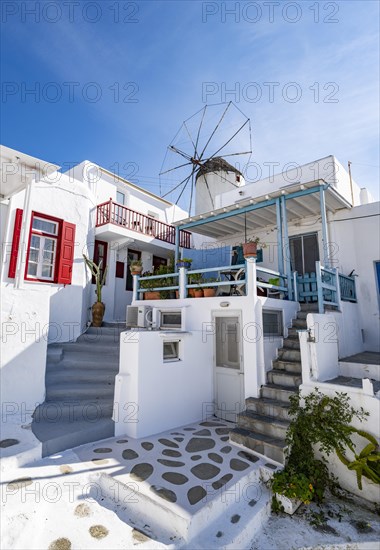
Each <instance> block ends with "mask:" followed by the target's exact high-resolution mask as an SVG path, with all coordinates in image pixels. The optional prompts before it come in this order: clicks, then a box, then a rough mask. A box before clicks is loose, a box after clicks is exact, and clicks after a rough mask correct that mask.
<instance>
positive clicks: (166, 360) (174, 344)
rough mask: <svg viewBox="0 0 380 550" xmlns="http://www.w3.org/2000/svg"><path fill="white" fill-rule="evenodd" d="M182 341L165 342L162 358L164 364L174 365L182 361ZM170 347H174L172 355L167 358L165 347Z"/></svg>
mask: <svg viewBox="0 0 380 550" xmlns="http://www.w3.org/2000/svg"><path fill="white" fill-rule="evenodd" d="M180 343H181V341H180V340H164V341H163V343H162V357H163V361H164V363H173V362H175V361H180V360H181V358H180ZM168 345H170V346H171V347H172V353H171V354H170V355H166V356H165V346H168Z"/></svg>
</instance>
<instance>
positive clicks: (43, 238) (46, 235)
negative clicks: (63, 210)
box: [26, 214, 59, 281]
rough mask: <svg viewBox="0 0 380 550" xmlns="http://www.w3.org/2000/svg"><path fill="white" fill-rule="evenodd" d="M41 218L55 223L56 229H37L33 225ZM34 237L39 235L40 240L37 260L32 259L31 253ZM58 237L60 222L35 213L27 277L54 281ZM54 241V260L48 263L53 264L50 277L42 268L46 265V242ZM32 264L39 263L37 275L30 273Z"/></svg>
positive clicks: (43, 220)
mask: <svg viewBox="0 0 380 550" xmlns="http://www.w3.org/2000/svg"><path fill="white" fill-rule="evenodd" d="M35 220H40V221H42V222H48V223H51V224H53V225H54V231H53V232H50V231H42V230H41V229H37V228H35V227H33V224H34V221H35ZM33 237H38V238H39V241H40V246H39V248H38V250H39V254H38V260H37V262H35V261H32V260H31V259H30V253H31V250H32V239H33ZM58 238H59V223H58V222H57V221H55V220H53V219H50V218H43V217H41V216H38V215H35V214H33V218H32V225H31V234H30V242H29V248H28V265H27V269H26V278H27V279H36V280H42V281H54V279H55V268H56V261H57V250H58ZM49 240H50V241H54V243H55V244H54V250H53V251H52V253H53V261H52V263H49V264H48V265H49V266H51V268H52V269H51V272H52V275H51V276H50V277H47V276H46V275H43V274H42V269H43V267H44V256H43V251H44V249H45V243H46V242H47V241H49ZM30 264H34V265H36V264H37V272H36V274H35V275H33V274H30V273H29V265H30Z"/></svg>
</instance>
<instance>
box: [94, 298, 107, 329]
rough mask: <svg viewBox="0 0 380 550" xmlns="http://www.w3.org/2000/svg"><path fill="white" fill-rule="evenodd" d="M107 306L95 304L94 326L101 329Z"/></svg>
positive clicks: (100, 303)
mask: <svg viewBox="0 0 380 550" xmlns="http://www.w3.org/2000/svg"><path fill="white" fill-rule="evenodd" d="M105 309H106V306H105V305H104V304H103V302H95V304H93V306H92V326H93V327H101V326H102V322H103V317H104V311H105Z"/></svg>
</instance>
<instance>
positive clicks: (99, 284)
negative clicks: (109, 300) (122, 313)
mask: <svg viewBox="0 0 380 550" xmlns="http://www.w3.org/2000/svg"><path fill="white" fill-rule="evenodd" d="M83 258H84V261H85V262H86V265H87V267H88V268H89V270H90V271H91V274H92V276H93V277H94V279H95V285H96V289H95V294H96V297H97V301H96V302H95V303H94V304H93V305H92V326H93V327H101V326H102V322H103V317H104V312H105V309H106V306H105V304H104V303H103V302H102V288H103V286H104V283H105V282H106V275H107V266H106V267H105V269H104V271H103V273H102V261H100V262H99V265H97V264H96V263H95V262H93V261H92V260H90V259H89V258H87V256H86V255H85V254H83Z"/></svg>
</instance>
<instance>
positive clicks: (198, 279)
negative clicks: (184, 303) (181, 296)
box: [189, 273, 203, 298]
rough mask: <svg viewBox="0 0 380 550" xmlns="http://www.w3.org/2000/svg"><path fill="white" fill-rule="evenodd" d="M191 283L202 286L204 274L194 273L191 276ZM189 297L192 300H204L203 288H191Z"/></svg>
mask: <svg viewBox="0 0 380 550" xmlns="http://www.w3.org/2000/svg"><path fill="white" fill-rule="evenodd" d="M189 283H190V284H191V285H195V284H197V285H200V284H201V283H202V273H192V274H191V275H189ZM189 296H190V297H191V298H202V296H203V290H202V288H200V287H199V288H189Z"/></svg>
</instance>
